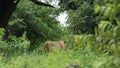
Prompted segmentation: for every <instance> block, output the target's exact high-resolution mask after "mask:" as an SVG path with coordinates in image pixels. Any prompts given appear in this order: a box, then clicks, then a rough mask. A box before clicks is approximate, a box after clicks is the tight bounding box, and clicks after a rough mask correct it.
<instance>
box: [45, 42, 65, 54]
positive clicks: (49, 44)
mask: <svg viewBox="0 0 120 68" xmlns="http://www.w3.org/2000/svg"><path fill="white" fill-rule="evenodd" d="M65 43H66V41H46V42H45V52H50V51H52V50H53V47H56V48H59V49H61V50H64V49H65Z"/></svg>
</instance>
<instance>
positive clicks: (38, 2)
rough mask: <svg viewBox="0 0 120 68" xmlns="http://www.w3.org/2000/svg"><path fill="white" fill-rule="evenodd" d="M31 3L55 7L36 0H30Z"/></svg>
mask: <svg viewBox="0 0 120 68" xmlns="http://www.w3.org/2000/svg"><path fill="white" fill-rule="evenodd" d="M31 1H32V2H33V3H35V4H37V5H41V6H45V7H52V8H55V7H54V6H52V5H50V4H45V3H43V2H40V1H38V0H31Z"/></svg>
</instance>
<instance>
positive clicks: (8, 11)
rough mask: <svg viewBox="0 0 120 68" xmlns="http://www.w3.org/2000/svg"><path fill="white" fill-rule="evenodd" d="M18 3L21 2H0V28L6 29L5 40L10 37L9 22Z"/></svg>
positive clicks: (11, 0)
mask: <svg viewBox="0 0 120 68" xmlns="http://www.w3.org/2000/svg"><path fill="white" fill-rule="evenodd" d="M18 2H19V0H17V1H16V2H14V0H0V28H4V29H5V34H4V36H3V39H4V40H6V39H7V37H8V35H9V32H8V31H9V29H8V22H9V19H10V17H11V15H12V13H13V12H14V11H15V9H16V5H17V4H18Z"/></svg>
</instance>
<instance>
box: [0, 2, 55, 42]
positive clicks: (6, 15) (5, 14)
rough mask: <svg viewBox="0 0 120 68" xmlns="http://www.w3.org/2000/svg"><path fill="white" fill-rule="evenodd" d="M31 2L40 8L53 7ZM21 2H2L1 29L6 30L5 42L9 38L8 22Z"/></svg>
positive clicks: (0, 3) (0, 6)
mask: <svg viewBox="0 0 120 68" xmlns="http://www.w3.org/2000/svg"><path fill="white" fill-rule="evenodd" d="M30 1H32V2H33V3H35V4H37V5H40V6H45V7H53V6H51V5H49V4H45V3H42V2H40V1H38V0H30ZM19 2H20V0H0V28H5V35H4V36H3V39H5V40H6V39H7V38H8V36H9V30H8V22H9V20H10V17H11V15H12V14H13V12H14V11H15V9H16V7H17V4H18V3H19Z"/></svg>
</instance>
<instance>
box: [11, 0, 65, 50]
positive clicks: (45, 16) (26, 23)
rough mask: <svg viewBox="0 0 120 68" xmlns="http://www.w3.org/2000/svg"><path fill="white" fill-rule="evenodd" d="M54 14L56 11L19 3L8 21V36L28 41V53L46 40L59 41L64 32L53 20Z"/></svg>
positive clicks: (27, 3) (25, 0) (57, 22)
mask: <svg viewBox="0 0 120 68" xmlns="http://www.w3.org/2000/svg"><path fill="white" fill-rule="evenodd" d="M24 6H27V7H24ZM40 9H41V10H40ZM56 12H57V9H54V8H49V7H48V8H46V7H42V6H37V5H35V4H33V3H32V2H28V0H24V1H22V2H20V3H19V4H18V6H17V10H16V11H15V12H14V13H13V15H12V16H11V19H10V21H9V28H10V36H11V35H12V36H16V37H21V36H23V35H24V36H25V37H26V38H27V39H28V40H29V41H30V48H29V50H30V51H32V50H33V49H35V48H37V47H38V46H39V45H40V44H41V42H45V41H46V40H59V39H60V38H61V36H63V34H64V30H62V27H61V25H60V22H59V21H57V20H56V19H55V17H56ZM9 40H10V39H9Z"/></svg>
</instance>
